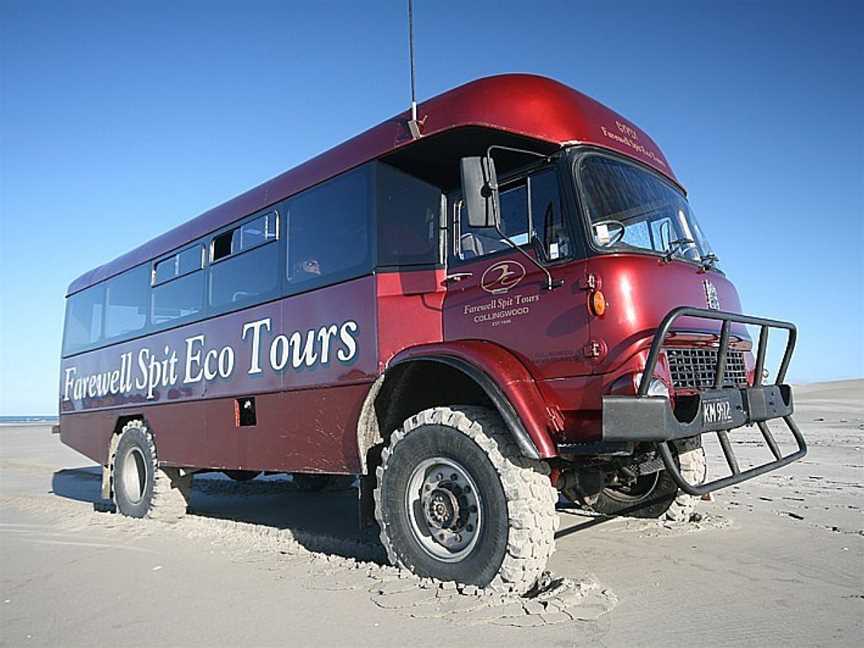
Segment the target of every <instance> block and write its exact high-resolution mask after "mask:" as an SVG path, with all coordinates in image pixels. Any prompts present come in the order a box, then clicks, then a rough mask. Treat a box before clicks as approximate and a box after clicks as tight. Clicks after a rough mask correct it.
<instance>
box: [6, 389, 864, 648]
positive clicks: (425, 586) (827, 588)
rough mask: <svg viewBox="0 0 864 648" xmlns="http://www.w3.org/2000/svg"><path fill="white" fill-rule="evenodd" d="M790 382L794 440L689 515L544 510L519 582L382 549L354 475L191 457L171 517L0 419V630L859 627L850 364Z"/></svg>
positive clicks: (205, 636) (688, 640)
mask: <svg viewBox="0 0 864 648" xmlns="http://www.w3.org/2000/svg"><path fill="white" fill-rule="evenodd" d="M795 394H796V400H797V404H796V420H797V421H798V423H799V425H800V427H801V429H802V431H803V432H804V434H805V436H806V438H807V440H808V443H809V446H810V452H809V454H808V456H807V457H806V458H805V459H804V460H802V461H800V462H798V463H795V464H793V465H791V466H788V467H786V468H784V469H782V470H780V471H777V472H773V473H770V474H768V475H765V476H763V477H761V478H757V479H756V480H751V481H749V482H747V483H745V484H742V485H740V486H737V487H732V488H730V489H726V490H723V491H720V492H719V493H717V494H715V496H714V499H713V501H710V502H701V504H700V509H699V510H700V512H701V513H702V514H703V516H704V517H703V519H702V520H701V521H700V522H698V523H690V524H681V525H674V524H661V523H658V522H655V521H639V520H632V519H627V518H617V519H610V520H606V519H601V518H595V517H590V516H585V515H581V514H577V513H575V512H573V511H572V510H569V509H562V510H561V511H560V516H561V528H560V531H559V534H558V535H559V537H558V544H557V551H556V553H555V554H554V555H553V557H552V560H551V562H550V570H551V572H552V576H553V578H554V579H558V580H552V581H550V583H548V586H547V589H546V591H545V592H544V593H543V594H542V595H541V596H539V597H536V598H534V599H518V598H503V599H502V598H497V597H489V596H484V595H483V594H482V593H475V592H473V591H472V590H470V589H469V590H467V591H464V592H461V593H460V592H458V591H456V590H454V589H453V588H452V586H451V585H439V584H436V583H430V582H423V581H419V580H418V579H415V578H413V577H411V576H410V575H407V574H405V573H404V572H399V571H398V570H395V569H393V568H389V567H385V566H383V565H382V564H381V562H382V550H381V547H380V545H379V544H378V542H377V539H376V538H375V534H374V532H370V531H367V532H361V531H360V530H359V529H358V526H357V518H356V510H355V509H356V494H355V492H354V491H353V490H350V489H342V490H334V491H330V492H324V493H320V494H314V495H307V494H300V493H297V492H296V491H294V490H293V487H292V485H291V483H290V480H287V479H285V478H283V477H277V476H274V477H267V478H263V479H258V480H255V481H254V482H249V483H245V484H237V483H234V482H230V481H228V480H226V479H224V478H221V477H220V476H218V475H201V476H196V478H195V490H194V494H193V498H192V502H191V506H190V515H187V516H186V518H185V519H184V520H182V521H181V522H179V523H177V524H174V525H166V524H162V523H158V522H153V521H146V520H143V521H142V520H130V519H126V518H123V517H121V516H118V515H115V514H111V513H104V512H97V511H95V510H94V503H95V502H98V501H99V485H100V476H101V469H100V468H99V467H98V466H94V465H92V464H91V463H90V462H89V461H88V460H86V459H84V458H83V457H81V456H80V455H78V454H77V453H75V452H74V451H72V450H70V449H68V448H66V447H65V446H62V445H61V444H60V441H59V438H58V437H57V436H55V435H51V434H50V426H39V425H27V426H0V646H6V645H8V646H22V645H33V646H37V645H63V646H77V645H82V646H83V645H108V644H113V645H129V646H131V645H141V646H169V645H170V646H178V645H182V646H198V645H201V646H204V645H216V644H219V645H255V646H271V645H273V646H275V645H343V646H404V645H406V644H409V643H410V644H411V645H414V646H427V645H428V646H432V645H435V646H440V645H442V643H443V644H445V645H454V644H461V645H468V646H474V645H496V646H502V645H518V646H521V645H527V644H529V643H531V644H534V643H536V644H537V645H546V646H565V645H566V646H582V645H586V646H587V645H598V644H599V645H607V646H660V645H690V646H725V645H736V646H747V645H753V646H757V645H758V646H766V645H768V646H775V645H784V646H817V645H818V646H824V645H858V642H859V641H860V639H861V637H862V636H864V381H860V380H859V381H844V382H834V383H823V384H817V385H807V386H802V387H799V388H796V390H795ZM772 427H773V428H775V429H777V430H778V437H779V436H781V434H780V430H781V429H782V428H781V426H772ZM759 438H761V437H760V436H759V434H758V431H755V430H753V431H751V430H746V429H745V430H739V431H736V432H734V433H733V434H732V439H733V443H734V447H735V449H736V452H738V454H739V458H740V459H741V461H742V463H743V464H747V463H753V462H759V461H762V460H765V459H767V458H768V456H769V455H768V451H767V450H766V449H764V448H760V447H759V445H758V443H757V441H758V439H759ZM790 442H791V439H789V442H787V443H783V444H781V448H783V449H785V450H786V451H789V450H791V448H792V446H791V445H790ZM706 448H707V450H708V452H709V466H710V469H711V474H712V475H714V476H717V475H719V474H721V472H722V471H723V470H725V462H724V460H723V458H722V454H721V453H720V451H719V448H718V447H716V445H715V444H713V443H708V444H706ZM856 638H857V639H856Z"/></svg>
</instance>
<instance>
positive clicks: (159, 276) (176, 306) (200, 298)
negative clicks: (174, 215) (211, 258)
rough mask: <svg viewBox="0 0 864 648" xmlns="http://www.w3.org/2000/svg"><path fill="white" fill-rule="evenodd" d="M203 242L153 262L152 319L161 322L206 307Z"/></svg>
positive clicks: (192, 314)
mask: <svg viewBox="0 0 864 648" xmlns="http://www.w3.org/2000/svg"><path fill="white" fill-rule="evenodd" d="M203 268H204V246H203V245H195V246H192V247H189V248H186V249H185V250H181V251H180V252H178V253H177V254H174V255H172V256H170V257H168V258H166V259H162V260H160V261H157V262H156V263H154V264H153V291H152V293H151V301H150V321H151V322H152V324H153V325H154V326H157V327H158V326H162V325H164V324H168V323H169V322H174V321H175V320H185V319H189V318H191V317H193V316H194V315H198V314H200V313H201V312H202V310H203V309H204V272H203Z"/></svg>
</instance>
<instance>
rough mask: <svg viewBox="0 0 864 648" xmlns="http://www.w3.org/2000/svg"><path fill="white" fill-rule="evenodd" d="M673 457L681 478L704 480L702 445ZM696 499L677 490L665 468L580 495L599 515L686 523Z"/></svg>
mask: <svg viewBox="0 0 864 648" xmlns="http://www.w3.org/2000/svg"><path fill="white" fill-rule="evenodd" d="M677 459H678V464H679V467H680V469H681V474H682V475H683V477H684V479H685V480H687V481H688V482H689V483H691V484H701V483H703V482H704V481H705V476H706V472H707V471H706V463H705V451H704V450H703V449H702V448H696V449H693V450H688V451H687V452H682V453H681V454H679V455H678V457H677ZM568 497H569V496H568ZM698 499H699V498H697V497H693V496H692V495H687V494H686V493H684V492H681V491H679V490H678V485H677V484H676V483H675V481H674V480H673V479H672V477H671V475H669V473H668V471H666V470H661V471H659V472H656V473H652V474H649V475H642V476H640V477H638V478H637V479H636V480H635V481H634V482H631V483H629V484H627V485H622V486H614V487H611V486H610V487H607V488H604V489H603V490H602V491H600V493H598V494H597V495H594V496H592V497H583V498H581V502H582V504H583V505H584V506H586V508H588V509H590V510H592V511H594V512H596V513H601V514H603V515H627V516H630V517H637V518H664V519H666V520H669V521H672V522H687V521H688V520H690V516H691V515H692V514H693V512H694V511H695V509H696V504H697V502H698Z"/></svg>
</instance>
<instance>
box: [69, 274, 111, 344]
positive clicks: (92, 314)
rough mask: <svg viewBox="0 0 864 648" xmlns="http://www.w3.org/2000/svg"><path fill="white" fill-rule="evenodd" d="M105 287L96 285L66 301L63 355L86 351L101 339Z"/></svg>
mask: <svg viewBox="0 0 864 648" xmlns="http://www.w3.org/2000/svg"><path fill="white" fill-rule="evenodd" d="M104 306H105V286H104V285H97V286H93V287H92V288H87V289H86V290H82V291H81V292H79V293H75V294H74V295H71V296H70V297H68V298H67V299H66V325H65V326H64V334H63V355H70V354H72V353H76V352H78V351H81V350H83V349H86V348H88V347H90V346H92V345H94V344H96V343H97V342H99V340H101V339H102V315H103V312H104Z"/></svg>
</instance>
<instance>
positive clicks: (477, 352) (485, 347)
mask: <svg viewBox="0 0 864 648" xmlns="http://www.w3.org/2000/svg"><path fill="white" fill-rule="evenodd" d="M418 361H425V362H437V363H442V364H445V365H448V366H450V367H451V368H453V369H456V370H458V371H461V372H462V373H464V374H466V375H467V376H468V377H469V378H471V379H472V380H473V381H474V382H475V383H477V384H478V385H479V386H480V387H481V389H482V390H483V391H484V392H485V393H486V395H487V396H488V397H489V399H490V400H491V401H492V403H493V404H494V405H495V407H496V408H497V409H498V412H499V413H500V415H501V418H502V419H504V423H505V424H506V425H507V427H508V429H509V430H510V432H511V434H512V435H513V439H514V440H515V441H516V443H517V445H518V446H519V448H520V450H521V451H522V454H523V455H524V456H526V457H528V458H531V459H549V458H552V457H556V456H557V455H558V450H557V447H556V445H555V442H554V440H553V438H552V435H551V433H550V428H553V429H554V425H555V418H554V416H553V415H552V414H551V412H550V410H549V408H548V406H547V403H546V401H545V400H544V398H543V396H542V394H541V393H540V390H539V389H538V387H537V383H536V382H535V380H534V378H533V376H531V374H530V373H529V372H528V369H527V368H526V367H525V365H524V364H522V362H521V361H519V359H518V358H516V356H514V355H513V354H512V353H510V352H509V351H507V350H505V349H504V348H502V347H500V346H498V345H497V344H493V343H491V342H484V341H481V340H460V341H455V342H445V343H443V344H441V343H439V344H427V345H420V346H416V347H412V348H410V349H406V350H404V351H402V352H400V353H399V354H397V355H396V356H394V357H393V359H392V360H391V361H390V362H389V364H388V369H392V368H394V367H397V366H400V365H403V364H405V363H409V362H418Z"/></svg>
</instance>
